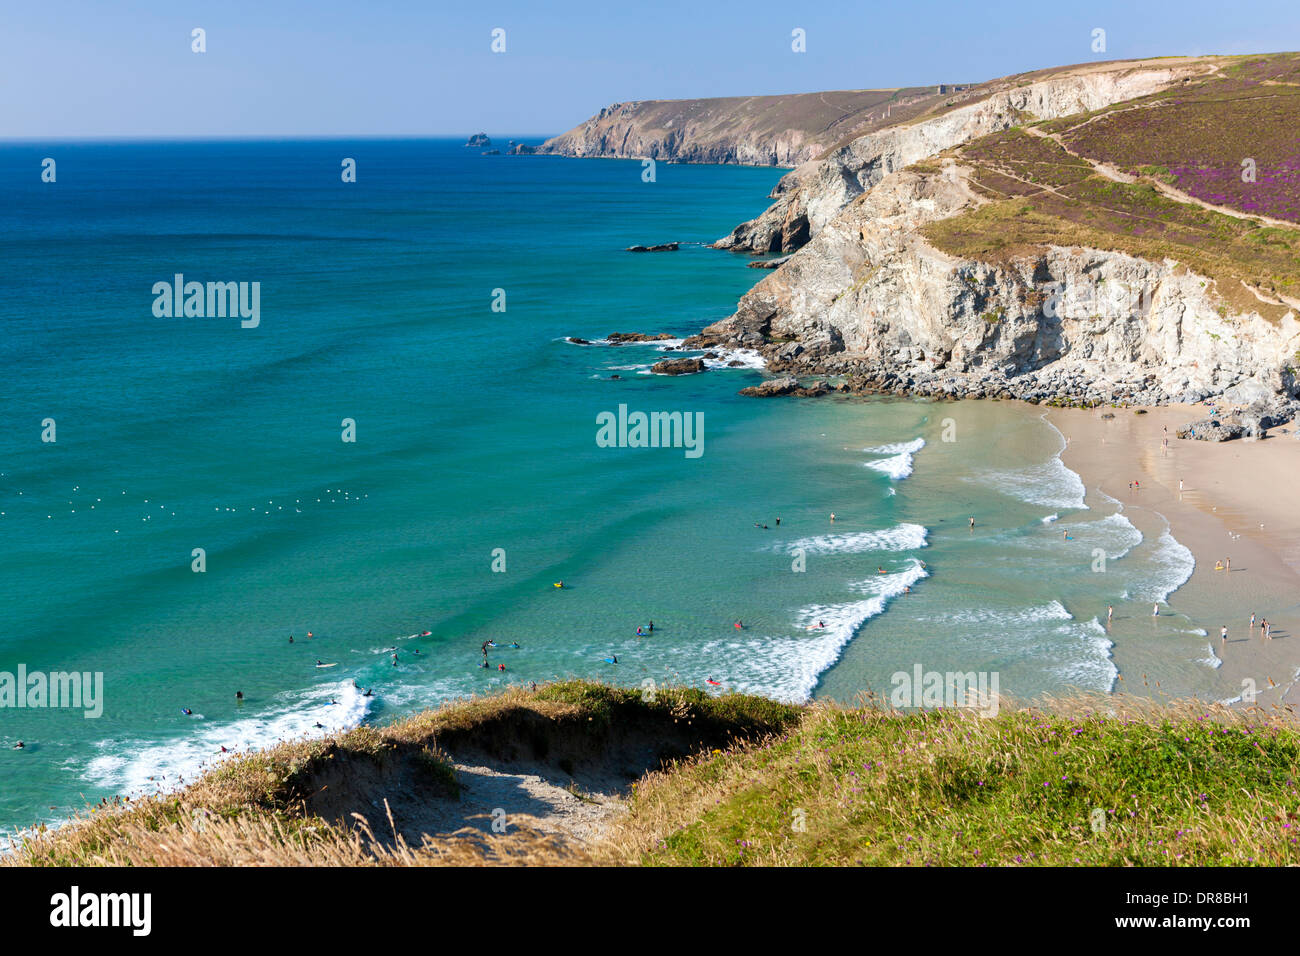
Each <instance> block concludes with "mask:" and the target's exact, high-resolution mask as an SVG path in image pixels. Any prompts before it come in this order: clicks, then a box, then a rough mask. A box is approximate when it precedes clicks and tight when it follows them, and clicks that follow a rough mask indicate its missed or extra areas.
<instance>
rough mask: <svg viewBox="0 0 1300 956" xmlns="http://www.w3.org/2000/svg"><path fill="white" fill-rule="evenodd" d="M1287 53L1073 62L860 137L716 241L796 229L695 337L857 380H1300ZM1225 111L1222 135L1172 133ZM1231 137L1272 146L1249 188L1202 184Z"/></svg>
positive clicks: (1132, 393)
mask: <svg viewBox="0 0 1300 956" xmlns="http://www.w3.org/2000/svg"><path fill="white" fill-rule="evenodd" d="M1298 61H1300V58H1297V57H1295V56H1293V55H1279V56H1275V57H1254V58H1202V59H1197V60H1160V61H1153V62H1151V63H1147V64H1107V65H1102V66H1097V67H1091V68H1080V69H1075V70H1070V71H1064V72H1061V73H1058V74H1056V75H1052V76H1049V77H1046V78H1042V79H1037V80H1034V81H1032V82H1028V83H1025V84H1024V85H1020V83H1017V84H1015V85H1013V86H1012V87H1011V88H1009V89H1005V90H1002V91H999V92H994V93H992V94H991V95H989V96H988V97H986V98H985V99H983V100H982V101H980V102H978V103H973V104H968V105H966V106H962V107H959V108H956V109H953V110H950V111H949V112H947V113H945V114H943V115H941V116H937V117H931V118H928V119H923V120H921V121H919V122H915V123H911V124H906V125H902V126H897V127H893V128H889V129H885V130H880V131H876V132H873V133H870V134H868V135H865V136H862V137H859V138H857V139H855V140H853V141H852V142H850V143H847V144H845V145H843V146H841V147H839V148H837V149H835V150H833V151H832V152H830V153H828V154H827V155H826V156H824V157H822V158H821V159H819V160H817V161H814V162H812V163H808V164H805V165H803V166H801V167H800V168H799V169H797V170H795V171H794V172H792V173H791V174H789V175H788V176H787V177H785V179H783V180H782V183H781V185H780V186H779V187H778V189H777V190H776V193H775V195H776V197H777V200H776V202H775V203H774V204H773V206H772V207H771V208H770V209H769V210H768V211H767V212H765V213H764V214H763V215H762V216H760V217H759V218H758V219H756V220H754V221H752V222H750V223H745V224H743V225H742V226H740V227H738V228H737V230H736V231H735V232H734V233H733V234H732V236H731V237H729V238H728V239H727V240H724V241H723V242H721V243H719V245H721V246H723V247H724V248H733V249H751V250H754V251H777V250H779V251H788V250H789V249H790V248H791V247H792V246H793V247H795V248H796V250H797V251H795V252H794V254H793V255H791V256H790V257H789V258H788V260H787V261H786V262H784V263H783V264H782V265H781V266H780V267H779V268H777V269H776V270H774V271H773V272H772V273H771V274H770V275H768V276H767V277H766V278H764V279H763V280H762V281H761V282H759V283H758V284H757V285H756V286H755V287H754V288H753V290H751V291H750V292H749V293H748V294H747V295H746V296H745V297H744V298H743V299H742V300H741V301H740V303H739V304H738V307H737V311H736V313H735V314H734V315H733V316H731V317H730V318H728V319H726V320H723V321H722V322H719V323H715V324H714V325H712V326H710V327H709V328H707V329H705V330H704V332H703V334H702V335H701V336H699V337H697V338H696V339H695V340H693V341H692V342H691V343H690V344H695V345H712V344H721V345H745V346H749V347H753V348H758V349H759V350H760V351H762V352H763V353H764V354H765V355H766V356H767V358H768V362H769V367H770V368H771V369H772V370H773V371H785V372H794V373H796V374H797V373H818V374H843V375H846V376H848V379H849V381H850V382H851V383H853V384H856V385H857V386H859V387H862V388H865V389H869V390H882V389H883V390H891V391H904V392H910V393H922V394H936V395H972V396H1004V397H1018V398H1024V399H1028V400H1031V401H1082V402H1088V403H1094V402H1110V401H1133V402H1139V403H1162V402H1169V401H1194V400H1199V399H1201V398H1205V397H1208V396H1213V395H1219V394H1222V393H1223V392H1224V391H1225V390H1228V389H1233V388H1234V387H1235V389H1236V390H1235V391H1234V392H1233V393H1232V394H1233V395H1234V396H1235V397H1236V398H1237V399H1238V400H1249V399H1251V398H1255V399H1258V398H1261V397H1263V396H1265V395H1273V394H1277V393H1281V395H1283V396H1287V397H1289V396H1292V395H1294V394H1295V392H1296V388H1297V382H1296V373H1295V370H1294V366H1295V365H1296V364H1298V363H1297V358H1296V356H1297V355H1298V354H1300V323H1298V322H1297V314H1298V312H1300V309H1298V308H1297V306H1300V229H1298V228H1297V225H1296V222H1297V221H1300V209H1296V208H1295V206H1294V205H1292V204H1289V203H1288V199H1287V195H1288V194H1287V188H1288V187H1287V184H1288V183H1289V180H1288V179H1287V178H1286V175H1287V174H1289V172H1290V171H1291V170H1293V169H1295V168H1298V167H1297V164H1296V163H1295V160H1296V159H1297V158H1300V157H1298V155H1297V154H1298V153H1300V150H1297V147H1296V144H1295V141H1294V137H1293V135H1292V136H1290V137H1285V136H1283V135H1281V134H1279V132H1278V131H1279V130H1283V129H1291V130H1294V128H1295V125H1296V123H1295V121H1296V120H1297V119H1300V95H1297V94H1300V86H1297V85H1296V84H1295V83H1294V82H1293V80H1294V78H1295V74H1296V70H1297V63H1298ZM1265 93H1266V94H1267V100H1266V101H1265V102H1266V106H1261V105H1260V101H1261V94H1265ZM1252 111H1255V112H1258V113H1259V114H1260V115H1253V112H1252ZM1264 111H1266V115H1267V117H1269V119H1268V120H1267V121H1266V120H1265V119H1264ZM1234 115H1236V117H1237V120H1236V121H1235V122H1232V121H1231V120H1230V118H1231V117H1232V116H1234ZM1171 117H1172V119H1171ZM1229 122H1232V125H1228V126H1227V127H1226V129H1224V133H1226V134H1228V135H1227V136H1225V138H1228V139H1230V140H1231V142H1228V143H1218V144H1215V143H1213V142H1209V143H1206V144H1201V143H1199V142H1194V141H1193V140H1194V139H1195V136H1192V137H1188V136H1187V134H1186V133H1185V132H1184V131H1185V130H1187V129H1188V127H1189V124H1190V125H1191V128H1192V129H1193V130H1198V129H1199V136H1200V138H1201V139H1206V134H1205V131H1204V128H1205V127H1206V126H1207V125H1208V126H1211V128H1213V124H1216V123H1217V124H1221V125H1222V124H1224V123H1229ZM1099 124H1108V126H1109V127H1110V129H1109V135H1107V136H1101V137H1099V136H1096V135H1094V133H1095V131H1096V129H1097V127H1098V125H1099ZM1198 124H1199V125H1198ZM1162 131H1163V132H1162ZM1126 134H1128V135H1126ZM1175 136H1183V137H1184V139H1186V140H1188V142H1187V143H1186V145H1184V146H1183V147H1182V155H1184V156H1189V157H1190V160H1191V161H1190V162H1188V163H1187V164H1185V167H1184V168H1181V172H1180V170H1179V169H1173V170H1171V168H1170V165H1169V159H1168V158H1169V156H1170V155H1171V153H1177V152H1178V150H1176V149H1173V148H1171V146H1170V143H1169V142H1168V140H1169V139H1170V138H1172V137H1175ZM1197 151H1199V152H1201V153H1203V154H1206V155H1202V156H1197V155H1196V152H1197ZM1207 151H1208V152H1207ZM1208 153H1215V154H1216V155H1208ZM1243 156H1246V157H1261V156H1262V157H1267V160H1259V169H1260V170H1265V169H1267V170H1268V172H1269V175H1268V176H1265V175H1262V174H1261V175H1260V177H1259V184H1260V188H1259V189H1258V190H1255V191H1250V190H1247V191H1245V192H1244V193H1243V192H1241V191H1239V190H1238V191H1234V190H1231V189H1226V188H1223V187H1217V190H1218V191H1214V188H1213V187H1211V186H1206V185H1205V184H1206V183H1207V182H1209V183H1211V184H1212V183H1214V182H1222V181H1223V180H1225V179H1230V180H1235V179H1236V176H1237V173H1238V172H1239V167H1238V164H1239V162H1240V158H1241V157H1243ZM1216 164H1217V166H1216ZM1207 170H1208V173H1207ZM1278 171H1281V172H1278ZM1211 174H1212V175H1211ZM1279 181H1280V182H1281V183H1282V186H1280V187H1279V186H1278V182H1279ZM1198 190H1199V191H1200V193H1201V194H1202V195H1203V196H1204V198H1200V197H1198V195H1197V194H1196V193H1197V191H1198ZM1289 196H1290V197H1291V198H1292V199H1294V198H1295V193H1294V190H1292V191H1291V192H1290V193H1289ZM1258 208H1267V209H1268V210H1269V211H1270V212H1271V213H1273V215H1271V216H1261V215H1259V214H1258V213H1256V212H1255V209H1258ZM1288 215H1290V216H1293V217H1295V219H1294V220H1288V219H1287V218H1284V217H1287V216H1288Z"/></svg>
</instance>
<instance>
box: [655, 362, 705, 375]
mask: <svg viewBox="0 0 1300 956" xmlns="http://www.w3.org/2000/svg"><path fill="white" fill-rule="evenodd" d="M705 368H706V366H705V364H704V360H703V359H697V358H693V359H692V358H684V359H665V360H664V361H662V362H656V363H655V364H654V365H652V366H650V371H651V372H653V373H654V374H655V375H694V374H695V373H696V372H703V371H704V370H705Z"/></svg>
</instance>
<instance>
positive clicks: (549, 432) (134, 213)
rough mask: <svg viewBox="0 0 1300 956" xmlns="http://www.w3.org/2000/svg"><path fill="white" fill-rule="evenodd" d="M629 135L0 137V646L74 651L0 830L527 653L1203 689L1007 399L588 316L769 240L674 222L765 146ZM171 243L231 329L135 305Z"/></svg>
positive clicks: (667, 327) (1160, 583)
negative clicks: (537, 147)
mask: <svg viewBox="0 0 1300 956" xmlns="http://www.w3.org/2000/svg"><path fill="white" fill-rule="evenodd" d="M46 156H51V157H53V158H55V159H56V160H57V177H58V178H57V182H55V183H43V182H41V180H40V164H41V160H42V159H43V158H44V157H46ZM345 157H351V158H354V159H355V160H356V162H357V181H356V182H355V183H343V182H342V181H341V177H340V164H341V162H342V160H343V159H344V158H345ZM641 172H642V167H641V164H640V163H639V162H635V161H626V162H625V161H613V160H566V159H560V158H551V157H510V156H494V157H493V156H482V155H480V152H479V150H476V149H466V148H464V147H462V146H461V145H460V144H459V143H458V142H451V141H446V140H441V141H440V140H421V141H414V140H412V141H373V140H371V141H361V142H347V141H303V142H287V143H265V142H256V143H254V142H248V143H244V142H202V143H200V142H189V143H113V144H110V143H86V144H56V145H49V144H8V145H4V146H0V190H3V200H4V201H3V202H0V261H2V262H3V271H2V273H0V293H2V294H0V323H3V329H4V335H3V336H2V337H0V369H3V376H4V383H5V388H4V391H3V416H2V422H3V427H2V428H0V472H3V474H0V675H3V674H4V673H6V672H7V673H16V672H17V670H18V668H19V667H20V666H22V667H25V668H26V670H27V671H28V672H29V673H30V672H42V673H49V672H59V671H74V670H75V671H79V672H91V673H94V672H100V673H102V674H103V681H104V701H103V714H102V716H99V717H97V718H93V719H87V718H86V717H85V716H83V713H82V711H80V710H75V709H70V708H65V709H48V708H47V709H16V708H13V707H5V708H0V829H4V830H9V831H12V830H13V829H15V828H17V827H21V826H26V825H30V824H32V823H34V822H36V821H38V820H58V819H62V818H65V817H66V816H68V815H69V814H70V813H71V812H73V811H74V810H76V809H78V808H80V807H82V806H84V805H85V804H86V803H87V802H96V801H98V800H99V799H100V798H101V797H105V796H112V795H115V794H138V793H145V792H152V791H154V790H157V789H160V788H167V787H172V786H175V785H176V784H177V783H178V782H179V781H180V780H181V779H183V778H185V777H190V776H193V775H194V774H195V773H197V772H198V771H199V770H200V769H201V768H202V767H204V766H207V765H210V764H211V763H212V762H214V761H216V760H218V759H220V756H219V754H220V752H221V750H222V748H223V747H224V748H226V749H227V750H229V751H239V750H247V749H250V748H259V747H263V746H266V745H268V744H271V743H273V742H275V741H276V740H280V739H287V738H293V737H300V736H303V735H308V734H321V733H324V732H326V731H328V730H332V729H337V728H340V727H344V726H350V725H354V724H356V723H359V722H362V721H365V720H372V721H383V720H387V719H391V718H393V717H394V716H397V715H400V714H403V713H406V712H410V711H412V710H415V709H419V708H423V707H427V706H430V705H434V704H437V703H439V702H440V701H443V700H446V699H448V698H451V697H455V696H458V695H467V694H473V693H478V692H483V691H490V690H492V689H495V688H499V687H501V686H504V685H506V684H509V683H514V682H531V681H544V680H547V679H550V678H552V677H554V676H565V675H579V676H585V677H595V678H601V679H606V680H613V681H619V682H623V683H627V684H637V685H640V684H643V683H644V682H646V681H655V682H657V683H662V682H684V683H688V684H693V685H698V686H714V685H708V684H706V683H705V682H706V680H707V679H712V680H714V681H717V682H718V684H717V686H719V687H721V688H726V689H737V690H743V691H754V692H761V693H766V694H771V695H776V696H779V697H782V698H789V699H806V698H808V697H829V698H834V699H839V700H846V701H848V700H852V699H854V697H856V696H857V695H858V694H859V693H861V692H863V691H864V690H866V689H868V688H873V689H875V690H877V691H880V690H883V691H885V692H888V690H889V687H890V681H891V675H892V674H894V673H895V672H897V671H900V670H902V671H908V672H911V671H912V670H913V668H914V667H915V666H917V665H920V666H922V667H923V668H925V669H926V670H939V671H950V670H962V671H977V672H996V673H997V674H998V677H999V689H1000V692H1001V693H1002V694H1004V695H1013V696H1016V697H1019V698H1026V697H1031V696H1034V695H1037V694H1041V693H1043V692H1048V691H1061V690H1064V689H1066V688H1068V687H1070V686H1082V687H1085V688H1092V689H1100V690H1107V689H1110V688H1111V687H1112V686H1113V683H1114V680H1115V674H1116V670H1117V665H1122V666H1128V662H1129V661H1132V662H1134V665H1139V664H1145V663H1146V662H1147V661H1150V662H1152V664H1153V665H1155V664H1158V665H1159V666H1160V668H1161V673H1162V674H1164V675H1165V681H1166V682H1165V687H1166V689H1167V690H1169V691H1170V692H1175V693H1176V692H1179V691H1183V692H1187V693H1203V694H1215V693H1218V692H1219V691H1220V690H1221V689H1220V688H1218V687H1217V685H1216V683H1215V665H1216V663H1217V662H1216V661H1215V659H1214V654H1213V651H1211V650H1210V649H1209V648H1208V641H1207V639H1206V637H1205V635H1204V633H1203V632H1199V631H1198V629H1197V628H1196V627H1194V626H1193V625H1192V624H1190V623H1188V622H1187V621H1186V619H1184V618H1182V617H1181V616H1180V615H1179V614H1178V613H1177V600H1176V597H1170V598H1169V600H1170V603H1171V610H1172V612H1173V613H1170V614H1168V615H1167V616H1164V617H1161V618H1160V619H1159V620H1158V621H1154V622H1153V621H1152V620H1151V618H1150V617H1149V613H1150V611H1149V609H1150V604H1151V602H1153V601H1156V600H1164V599H1165V598H1166V597H1169V595H1170V593H1171V592H1173V591H1174V590H1175V589H1176V588H1177V587H1178V585H1179V584H1181V583H1182V582H1183V581H1184V580H1186V578H1187V576H1188V575H1189V574H1190V571H1191V557H1190V555H1189V554H1188V553H1187V552H1186V549H1185V548H1182V546H1181V545H1179V544H1178V543H1177V542H1176V541H1174V540H1173V538H1172V537H1170V536H1169V535H1168V534H1166V533H1163V532H1162V529H1161V528H1159V527H1152V526H1150V522H1148V526H1147V527H1145V528H1143V529H1142V530H1139V528H1137V527H1135V526H1134V524H1133V523H1131V522H1130V521H1129V520H1128V518H1127V517H1126V515H1125V513H1124V511H1123V510H1122V506H1121V505H1120V503H1118V502H1115V501H1114V500H1113V499H1108V498H1105V497H1104V496H1102V495H1099V494H1097V493H1095V492H1092V491H1090V490H1089V489H1086V488H1084V487H1083V485H1082V484H1081V483H1080V481H1079V479H1078V477H1077V476H1076V475H1074V474H1073V473H1072V472H1070V471H1069V470H1068V469H1066V468H1065V467H1064V466H1063V465H1062V464H1061V462H1060V460H1059V458H1058V457H1057V455H1058V453H1059V451H1060V449H1061V445H1062V441H1061V438H1060V436H1059V435H1058V434H1057V432H1056V431H1055V430H1054V429H1053V428H1052V427H1051V426H1050V425H1048V424H1046V423H1045V422H1044V421H1043V420H1042V418H1041V415H1040V413H1039V411H1038V410H1035V409H1029V408H1025V407H1023V406H1019V405H1014V404H1010V403H956V404H935V403H929V402H922V401H911V400H899V399H888V400H886V399H872V400H864V399H846V398H828V399H820V400H789V401H787V400H768V401H762V400H756V399H747V398H742V397H740V396H738V395H737V394H736V393H737V390H738V389H740V388H742V387H744V386H746V385H750V384H754V383H755V382H757V381H759V380H761V374H760V373H759V372H758V371H757V370H756V369H755V368H754V367H753V366H754V361H753V356H748V355H723V356H722V357H721V358H720V359H719V360H717V361H712V362H711V365H712V366H713V367H712V368H711V369H710V370H709V371H708V372H706V373H705V374H702V375H694V376H683V377H672V378H670V377H664V376H653V375H650V374H648V369H649V366H650V365H651V364H652V363H653V362H655V361H657V360H658V359H660V358H663V357H665V356H664V353H663V352H662V351H661V350H662V348H663V347H664V346H663V344H658V345H632V346H612V345H608V344H604V338H605V336H606V335H607V334H609V333H611V332H632V331H644V332H660V331H667V332H671V333H674V334H677V335H683V336H684V335H687V334H690V333H693V332H695V331H698V329H699V328H700V327H702V326H703V325H705V324H707V323H709V322H712V321H714V320H716V319H719V318H722V317H724V316H726V315H728V314H729V313H730V312H731V310H732V307H733V306H734V303H735V301H736V299H737V298H738V297H739V296H740V295H741V294H743V293H744V292H745V291H746V290H747V289H748V288H749V287H750V286H752V285H753V283H754V282H756V281H757V280H758V279H760V278H761V277H762V276H763V275H765V274H766V273H764V272H760V271H757V270H751V269H748V268H746V264H747V261H748V260H747V259H746V258H744V257H739V256H733V255H730V254H727V253H723V252H718V251H715V250H710V249H707V248H705V247H704V245H703V243H705V242H708V241H711V240H713V239H715V238H717V237H718V236H721V235H724V234H725V233H727V232H728V231H729V230H730V229H731V228H732V227H733V226H734V225H735V224H736V223H737V222H739V221H741V220H743V219H746V218H749V217H752V216H753V215H755V214H756V213H758V212H759V211H761V210H762V208H763V207H764V205H765V202H766V200H765V196H766V195H767V193H768V191H769V190H770V189H771V187H772V186H773V185H774V184H775V183H776V181H777V179H778V178H779V176H780V174H781V171H779V170H771V169H746V168H735V167H710V166H670V165H664V164H660V165H659V167H658V169H657V176H656V180H657V181H655V182H652V183H646V182H643V181H642V177H641ZM673 240H676V241H680V242H682V243H683V246H682V248H681V249H680V250H679V251H677V252H671V253H656V254H631V253H628V252H625V251H623V250H624V247H626V246H629V245H632V244H635V243H655V242H666V241H673ZM176 274H182V275H183V276H184V277H185V279H186V281H200V282H248V283H253V282H257V283H259V284H260V285H259V289H260V322H259V324H258V325H257V326H256V327H255V328H244V327H241V323H240V321H239V319H238V318H231V317H224V318H222V317H199V316H190V317H179V318H176V317H159V316H156V315H155V314H154V308H153V307H154V300H155V294H154V292H153V291H152V290H153V287H154V284H155V283H158V282H164V283H171V282H172V280H173V276H174V275H176ZM497 290H500V291H497ZM494 303H497V305H498V308H497V309H496V310H494V308H493V305H494ZM502 305H503V306H504V308H503V309H502V308H501V307H502ZM569 336H578V337H581V338H585V339H588V340H590V341H591V342H592V344H590V345H575V344H571V343H570V342H568V341H566V339H567V337H569ZM668 344H671V343H668ZM667 354H668V355H669V356H672V355H676V354H679V353H676V352H669V353H667ZM729 361H739V362H741V363H742V365H741V367H728V366H727V362H729ZM615 375H617V376H619V377H618V378H617V379H615V378H612V376H615ZM620 405H625V406H626V407H627V409H628V410H629V411H643V412H647V413H649V412H656V411H658V412H682V413H684V414H688V415H691V416H697V415H698V416H700V418H699V420H700V421H702V423H703V432H702V436H703V444H702V446H701V447H702V454H700V455H699V456H698V457H693V456H691V455H688V454H687V453H686V451H687V450H686V449H683V448H634V447H602V446H601V445H600V444H598V443H597V441H596V436H597V427H598V426H597V416H599V415H600V414H601V413H602V412H615V413H617V411H618V408H619V406H620ZM347 419H350V420H352V421H353V422H354V423H355V439H356V440H355V441H354V442H348V441H344V440H343V434H344V430H345V425H344V421H345V420H347ZM47 420H53V422H54V426H53V427H54V429H55V432H54V437H55V438H56V440H55V441H53V442H50V441H43V440H42V435H43V433H45V434H48V428H49V426H48V425H46V424H43V423H45V422H47ZM692 420H694V419H692ZM831 512H834V513H835V515H836V520H835V521H834V523H832V522H831V521H830V517H829V516H830V513H831ZM971 516H974V517H975V518H976V526H975V528H973V529H972V528H971V527H970V526H969V520H968V519H969V518H970V517H971ZM778 517H779V518H780V519H781V523H780V525H779V527H778V526H777V525H776V519H777V518H778ZM762 525H767V527H766V528H763V527H762ZM1067 532H1068V534H1069V536H1070V537H1069V539H1068V540H1067V539H1066V538H1065V534H1066V533H1067ZM195 549H203V561H204V562H205V570H203V571H202V572H201V573H200V572H197V571H195V570H194V563H195V562H196V560H197V559H196V557H195ZM1098 550H1100V551H1101V552H1103V553H1105V555H1106V557H1107V564H1106V567H1105V570H1104V571H1103V572H1101V573H1098V572H1097V571H1096V570H1094V555H1095V553H1096V552H1097V551H1098ZM882 572H883V573H882ZM557 581H563V582H564V583H565V587H564V588H563V589H557V588H555V587H553V583H554V582H557ZM1107 604H1115V605H1116V621H1115V622H1114V624H1113V626H1112V629H1111V632H1110V633H1109V634H1108V633H1107V630H1106V628H1105V626H1104V622H1105V617H1106V612H1105V609H1106V605H1107ZM651 620H653V621H654V631H653V634H652V635H650V636H646V637H638V635H637V633H636V630H637V627H638V626H644V625H647V624H648V623H649V622H650V621H651ZM738 620H739V621H741V622H742V623H743V625H744V626H743V629H737V628H736V627H735V626H734V624H735V622H736V621H738ZM819 623H820V624H823V625H824V626H818V625H819ZM426 631H427V632H429V633H428V634H427V635H425V634H424V632H426ZM309 632H310V633H311V637H310V638H309V637H308V633H309ZM290 635H293V637H294V641H293V643H292V644H291V643H290V642H289V637H290ZM489 640H491V641H495V642H496V643H497V645H498V646H497V647H496V648H492V649H490V654H489V660H490V664H491V667H490V668H488V669H484V668H481V667H480V666H478V665H479V663H480V662H481V660H482V653H481V650H480V648H481V645H482V644H483V643H484V642H485V641H489ZM511 643H518V644H519V647H518V648H513V647H509V646H507V645H509V644H511ZM394 655H396V657H395V658H394ZM1125 655H1127V657H1126V656H1125ZM615 656H616V657H617V660H618V663H617V664H610V663H606V661H605V658H607V657H608V658H613V657H615ZM318 661H320V662H321V663H323V664H325V665H331V666H325V667H317V666H316V665H317V662H318ZM500 664H505V666H506V669H505V670H504V671H502V670H499V669H498V666H499V665H500ZM366 689H371V690H373V696H364V691H365V690H366ZM236 692H242V695H243V700H242V701H237V700H236V696H235V695H236ZM184 709H188V710H190V711H192V713H190V714H188V715H187V714H185V713H184V712H183V710H184ZM18 740H22V741H24V743H25V744H26V746H25V748H24V749H23V750H13V749H11V748H12V747H13V744H14V743H16V742H17V741H18Z"/></svg>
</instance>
